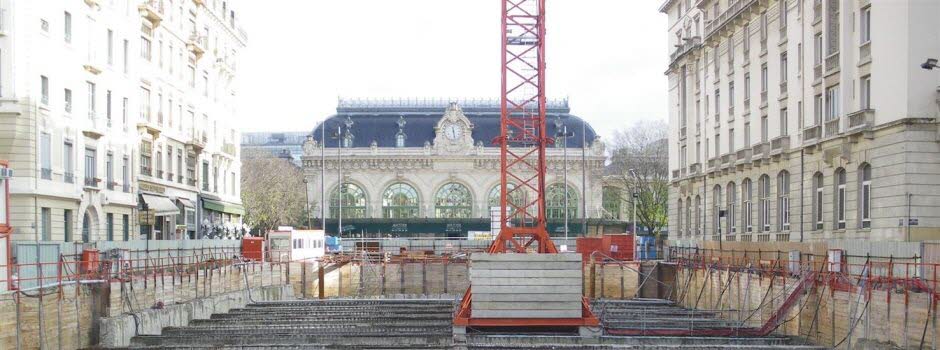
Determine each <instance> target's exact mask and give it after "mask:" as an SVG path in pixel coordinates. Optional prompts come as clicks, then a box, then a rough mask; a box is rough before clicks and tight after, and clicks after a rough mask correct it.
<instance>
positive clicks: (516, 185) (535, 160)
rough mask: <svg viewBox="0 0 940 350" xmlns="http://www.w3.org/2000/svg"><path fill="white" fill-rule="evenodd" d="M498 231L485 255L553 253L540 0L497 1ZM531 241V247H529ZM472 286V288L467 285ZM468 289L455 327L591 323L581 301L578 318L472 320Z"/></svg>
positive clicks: (542, 6)
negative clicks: (547, 190)
mask: <svg viewBox="0 0 940 350" xmlns="http://www.w3.org/2000/svg"><path fill="white" fill-rule="evenodd" d="M501 16H502V22H501V31H502V47H503V48H502V52H501V56H502V85H501V86H502V94H501V101H500V104H501V117H500V129H501V130H500V136H499V137H497V138H496V139H495V140H493V142H494V143H495V144H498V145H499V146H500V179H501V180H500V207H501V208H500V211H501V212H500V232H499V235H498V236H497V237H496V238H495V240H494V241H493V244H492V245H490V248H489V253H505V252H507V251H508V252H515V253H526V252H528V251H532V252H538V253H549V254H551V253H557V252H558V249H556V248H555V244H554V242H552V240H551V237H549V235H548V230H547V229H546V224H545V222H546V219H545V147H546V145H548V144H550V143H553V142H554V138H552V137H549V136H548V135H546V118H545V109H546V100H545V0H502V11H501ZM533 245H534V246H533ZM471 289H472V287H471ZM471 289H468V290H467V292H466V294H465V295H464V298H463V302H462V303H461V305H460V311H459V312H458V313H457V316H456V317H455V319H454V324H455V325H458V326H596V325H597V324H598V320H597V318H596V317H594V315H593V314H592V313H591V311H590V308H588V305H587V301H586V300H584V305H583V313H582V318H569V319H474V318H473V316H472V315H471V312H470V303H471V302H472V293H471Z"/></svg>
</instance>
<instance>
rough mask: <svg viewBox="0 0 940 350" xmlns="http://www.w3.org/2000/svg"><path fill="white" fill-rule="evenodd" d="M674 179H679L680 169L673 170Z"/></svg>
mask: <svg viewBox="0 0 940 350" xmlns="http://www.w3.org/2000/svg"><path fill="white" fill-rule="evenodd" d="M672 178H673V179H679V169H676V170H673V171H672Z"/></svg>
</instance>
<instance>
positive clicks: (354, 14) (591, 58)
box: [237, 0, 668, 137]
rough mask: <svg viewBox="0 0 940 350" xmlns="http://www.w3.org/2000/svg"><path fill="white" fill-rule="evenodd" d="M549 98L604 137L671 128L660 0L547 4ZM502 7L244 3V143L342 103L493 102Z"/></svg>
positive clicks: (493, 0) (489, 0) (298, 0)
mask: <svg viewBox="0 0 940 350" xmlns="http://www.w3.org/2000/svg"><path fill="white" fill-rule="evenodd" d="M547 2H548V3H547V5H546V6H547V22H548V23H547V25H548V28H547V40H548V41H547V47H548V54H547V58H546V59H547V70H548V71H547V75H548V78H547V79H548V83H547V95H548V96H549V97H550V98H554V97H568V98H569V99H570V104H571V109H572V113H573V114H575V115H578V116H580V117H582V118H585V119H586V120H587V121H588V122H590V123H591V124H592V125H593V126H594V128H595V129H596V130H598V132H599V133H600V134H601V135H602V136H604V137H609V136H610V135H611V134H612V133H613V130H615V129H619V128H623V127H626V126H628V125H630V124H632V123H633V122H635V121H638V120H643V119H663V120H664V119H666V107H667V106H666V77H665V76H664V75H663V71H664V70H665V68H666V65H667V64H668V62H667V59H668V55H667V48H666V46H667V44H666V34H665V33H666V30H665V29H666V17H665V15H663V14H661V13H659V12H658V7H659V5H660V3H661V1H660V0H547ZM500 3H501V0H264V1H257V0H247V1H240V2H239V5H240V7H239V8H238V9H237V11H238V16H240V18H241V20H242V26H243V27H244V28H245V29H246V30H247V31H248V38H249V42H248V48H247V49H246V50H244V51H243V52H242V57H241V61H240V62H239V69H240V71H239V74H240V78H239V79H240V88H239V91H238V96H239V98H238V104H239V105H238V106H237V107H238V111H239V112H238V113H239V116H238V118H239V124H240V126H241V128H242V130H244V131H306V130H311V129H313V127H314V126H315V125H316V123H317V122H318V121H320V120H322V119H323V118H325V117H327V116H329V115H330V114H332V113H334V112H335V110H336V101H337V98H338V97H340V96H342V97H492V98H495V97H498V96H499V87H500V81H499V79H500V78H499V72H500V68H499V65H500V61H499V60H500V55H499V51H500V32H499V22H500V15H499V12H500Z"/></svg>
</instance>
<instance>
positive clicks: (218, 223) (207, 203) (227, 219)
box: [199, 195, 248, 239]
mask: <svg viewBox="0 0 940 350" xmlns="http://www.w3.org/2000/svg"><path fill="white" fill-rule="evenodd" d="M199 200H200V202H201V207H202V210H201V211H200V212H201V218H200V221H199V222H200V224H201V225H200V233H199V235H200V237H201V238H216V239H238V238H241V237H242V236H244V235H245V234H246V233H247V232H248V229H247V227H246V226H245V225H244V223H243V222H242V217H243V216H244V215H245V207H243V206H242V205H241V204H239V203H232V202H227V201H224V200H222V199H220V198H218V197H214V196H209V195H200V196H199Z"/></svg>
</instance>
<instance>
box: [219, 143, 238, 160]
mask: <svg viewBox="0 0 940 350" xmlns="http://www.w3.org/2000/svg"><path fill="white" fill-rule="evenodd" d="M236 151H237V149H236V147H235V144H234V143H231V142H225V143H223V144H222V152H223V153H225V154H228V155H230V156H232V157H235V153H236Z"/></svg>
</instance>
